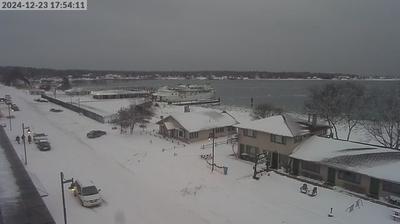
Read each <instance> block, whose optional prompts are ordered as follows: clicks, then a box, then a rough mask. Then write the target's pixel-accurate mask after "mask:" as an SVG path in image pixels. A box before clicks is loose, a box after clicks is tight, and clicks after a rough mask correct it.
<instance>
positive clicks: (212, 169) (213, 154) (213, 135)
mask: <svg viewBox="0 0 400 224" xmlns="http://www.w3.org/2000/svg"><path fill="white" fill-rule="evenodd" d="M212 144H213V145H212V166H211V172H214V166H215V162H214V157H215V149H214V147H215V129H214V128H213V133H212Z"/></svg>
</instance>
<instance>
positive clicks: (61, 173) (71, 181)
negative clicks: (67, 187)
mask: <svg viewBox="0 0 400 224" xmlns="http://www.w3.org/2000/svg"><path fill="white" fill-rule="evenodd" d="M60 180H61V195H62V203H63V211H64V224H67V209H66V207H65V196H64V184H66V183H73V182H74V178H71V179H67V180H64V173H63V172H60Z"/></svg>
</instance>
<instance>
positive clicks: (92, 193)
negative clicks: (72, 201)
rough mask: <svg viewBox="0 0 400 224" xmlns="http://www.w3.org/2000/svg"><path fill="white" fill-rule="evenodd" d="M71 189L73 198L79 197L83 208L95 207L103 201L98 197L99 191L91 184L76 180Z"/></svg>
mask: <svg viewBox="0 0 400 224" xmlns="http://www.w3.org/2000/svg"><path fill="white" fill-rule="evenodd" d="M73 187H74V188H73V192H74V196H75V197H76V196H78V197H79V200H80V201H81V205H82V206H84V207H93V206H97V205H100V204H101V202H102V201H103V199H102V198H101V195H100V189H97V187H96V186H95V185H94V184H93V183H92V182H82V181H79V180H76V181H75V182H74V184H73Z"/></svg>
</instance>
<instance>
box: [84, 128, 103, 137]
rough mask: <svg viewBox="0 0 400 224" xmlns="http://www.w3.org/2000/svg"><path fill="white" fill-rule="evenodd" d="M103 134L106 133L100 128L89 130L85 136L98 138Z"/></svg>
mask: <svg viewBox="0 0 400 224" xmlns="http://www.w3.org/2000/svg"><path fill="white" fill-rule="evenodd" d="M105 134H106V132H105V131H101V130H92V131H89V132H88V133H87V134H86V137H88V138H98V137H100V136H103V135H105Z"/></svg>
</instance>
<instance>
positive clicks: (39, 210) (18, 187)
mask: <svg viewBox="0 0 400 224" xmlns="http://www.w3.org/2000/svg"><path fill="white" fill-rule="evenodd" d="M0 163H1V164H0V165H1V168H2V169H1V170H0V171H1V172H0V224H22V223H25V224H55V222H54V220H53V218H52V216H51V215H50V213H49V211H48V209H47V207H46V205H45V204H44V202H43V200H42V198H41V197H40V195H39V193H38V191H37V190H36V188H35V186H34V185H33V183H32V180H31V179H30V177H29V175H28V173H27V172H26V170H25V167H24V166H23V165H22V163H21V161H20V159H19V158H18V156H17V154H16V153H15V150H14V149H13V146H12V145H11V143H10V141H9V139H8V137H7V135H6V133H5V131H4V129H3V128H2V127H0Z"/></svg>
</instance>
